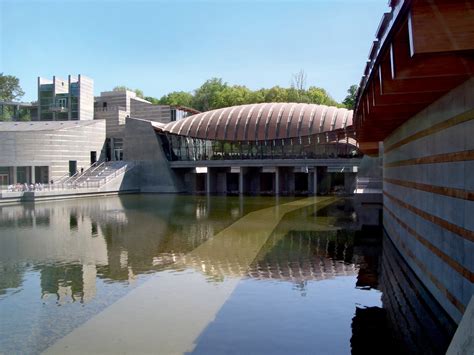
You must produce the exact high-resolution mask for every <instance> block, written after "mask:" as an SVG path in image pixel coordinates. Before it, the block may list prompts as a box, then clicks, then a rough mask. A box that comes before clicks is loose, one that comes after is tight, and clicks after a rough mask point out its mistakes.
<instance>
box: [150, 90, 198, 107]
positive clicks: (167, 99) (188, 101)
mask: <svg viewBox="0 0 474 355" xmlns="http://www.w3.org/2000/svg"><path fill="white" fill-rule="evenodd" d="M146 99H147V100H148V101H150V102H152V103H155V101H156V103H158V104H160V105H171V106H186V107H191V106H192V105H193V95H192V94H190V93H189V92H185V91H173V92H171V93H169V94H168V95H165V96H163V97H162V98H161V99H159V100H157V99H154V98H151V99H152V100H150V98H148V97H147V98H146Z"/></svg>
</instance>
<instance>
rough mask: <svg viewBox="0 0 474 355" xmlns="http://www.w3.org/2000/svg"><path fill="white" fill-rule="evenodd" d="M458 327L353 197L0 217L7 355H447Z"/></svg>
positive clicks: (162, 203)
mask: <svg viewBox="0 0 474 355" xmlns="http://www.w3.org/2000/svg"><path fill="white" fill-rule="evenodd" d="M454 329H455V324H454V323H453V322H452V320H451V319H450V318H449V317H448V316H447V315H446V314H445V313H444V311H443V310H442V309H441V307H440V306H439V305H438V304H437V303H436V302H435V301H434V299H433V298H432V297H431V295H430V294H429V293H428V292H427V291H426V289H425V288H424V287H423V286H422V285H421V284H420V282H419V281H418V280H417V278H416V277H415V276H414V275H413V273H412V272H411V270H410V269H409V267H408V266H407V265H406V264H405V263H404V261H403V260H402V259H401V257H400V255H399V254H398V252H397V251H396V249H395V248H394V246H393V245H392V243H391V242H390V240H389V239H388V238H387V237H386V236H385V235H384V234H383V232H382V231H381V230H379V229H378V228H372V229H368V228H361V226H360V225H359V223H358V218H357V210H356V209H354V206H353V202H352V200H351V199H350V198H341V197H331V196H325V197H309V198H292V197H285V198H283V197H280V198H275V197H228V196H227V197H226V196H185V195H123V196H114V197H95V198H84V199H77V200H68V201H56V202H44V203H37V204H23V205H14V206H4V207H0V353H5V354H7V353H8V354H10V353H32V354H34V353H40V352H46V353H58V354H59V353H61V354H62V353H163V354H169V353H197V354H222V353H228V354H242V353H245V354H290V353H291V354H295V353H298V354H301V353H312V354H348V353H353V354H367V353H385V354H387V353H388V354H390V353H393V354H399V353H414V354H415V353H424V354H429V353H432V354H437V353H439V354H441V353H444V352H445V350H446V348H447V346H448V344H449V341H450V339H451V337H452V335H453V333H454Z"/></svg>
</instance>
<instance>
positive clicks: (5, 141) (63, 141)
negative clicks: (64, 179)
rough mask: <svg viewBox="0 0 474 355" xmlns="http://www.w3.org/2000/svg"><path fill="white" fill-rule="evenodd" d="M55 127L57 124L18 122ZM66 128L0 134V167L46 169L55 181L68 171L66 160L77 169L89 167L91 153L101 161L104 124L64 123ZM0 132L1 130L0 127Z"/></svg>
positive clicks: (93, 122)
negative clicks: (70, 161) (94, 153)
mask: <svg viewBox="0 0 474 355" xmlns="http://www.w3.org/2000/svg"><path fill="white" fill-rule="evenodd" d="M18 125H23V126H25V127H26V128H28V127H29V125H41V126H43V127H48V126H47V125H49V126H51V127H58V126H60V125H61V123H60V122H54V123H53V122H50V123H47V122H35V123H28V122H24V123H23V122H18ZM64 127H65V128H62V129H61V128H59V129H50V130H48V129H43V130H17V131H0V152H2V153H1V154H0V166H48V167H49V179H50V180H51V179H53V180H56V179H58V178H60V177H61V176H63V175H65V174H67V173H68V171H69V160H77V169H78V170H80V169H81V167H82V168H84V169H86V168H87V167H89V166H90V152H91V151H96V152H97V158H99V157H100V155H101V152H102V148H103V145H104V141H105V121H88V122H80V121H77V122H64ZM0 129H1V126H0Z"/></svg>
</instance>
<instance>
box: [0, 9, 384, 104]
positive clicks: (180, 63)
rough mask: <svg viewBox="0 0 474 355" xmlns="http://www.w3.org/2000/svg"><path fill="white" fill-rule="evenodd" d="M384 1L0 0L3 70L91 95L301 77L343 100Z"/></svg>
mask: <svg viewBox="0 0 474 355" xmlns="http://www.w3.org/2000/svg"><path fill="white" fill-rule="evenodd" d="M387 10H388V8H387V0H365V1H358V0H346V1H337V0H336V1H335V0H326V1H323V0H320V1H317V0H313V1H309V0H307V1H295V0H293V1H270V0H260V1H259V0H254V1H236V0H235V1H231V0H229V1H223V0H222V1H217V0H215V1H199V0H196V1H191V0H174V1H172V0H170V1H132V0H129V1H111V0H103V1H97V0H96V1H82V0H76V1H71V0H62V1H42V0H37V1H35V0H30V1H25V0H0V39H1V43H0V72H4V73H5V74H11V75H15V76H17V77H19V78H20V83H21V86H22V87H23V89H24V91H25V92H26V94H25V96H24V97H23V100H24V101H30V100H35V99H36V78H37V76H42V77H52V76H53V75H57V76H60V77H65V78H66V77H67V74H79V73H81V74H84V75H86V76H89V77H91V78H93V79H94V91H95V94H96V95H98V94H99V93H100V92H101V91H107V90H110V89H112V88H113V87H114V86H117V85H126V86H128V87H131V88H140V89H142V90H143V91H144V93H145V95H146V96H154V97H161V96H162V95H164V94H166V93H168V92H171V91H175V90H184V91H192V90H193V89H195V88H197V87H199V86H200V85H201V84H202V83H203V82H204V81H205V80H206V79H209V78H211V77H221V78H223V79H224V81H227V82H228V83H230V84H240V85H246V86H248V87H249V88H251V89H258V88H261V87H271V86H274V85H280V86H289V84H290V81H291V76H292V74H293V73H296V72H298V71H299V70H300V69H303V70H304V71H305V72H306V74H307V85H308V86H310V85H316V86H320V87H324V88H326V89H327V90H328V91H329V93H330V94H331V95H332V96H333V97H334V98H336V99H337V100H342V99H343V98H344V96H345V95H346V90H347V88H348V87H349V86H350V85H351V84H355V83H359V80H360V77H361V75H362V71H363V69H364V66H365V62H366V60H367V56H368V52H369V49H370V46H371V44H372V41H373V39H374V36H375V31H376V29H377V26H378V24H379V21H380V19H381V17H382V14H383V12H385V11H387Z"/></svg>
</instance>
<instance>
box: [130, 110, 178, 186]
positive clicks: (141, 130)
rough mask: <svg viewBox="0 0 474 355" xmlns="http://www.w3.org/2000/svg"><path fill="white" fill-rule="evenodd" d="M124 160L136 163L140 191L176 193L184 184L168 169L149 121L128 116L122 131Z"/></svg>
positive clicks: (159, 142) (160, 146)
mask: <svg viewBox="0 0 474 355" xmlns="http://www.w3.org/2000/svg"><path fill="white" fill-rule="evenodd" d="M123 143H124V147H123V149H124V160H129V161H134V162H135V163H137V164H138V166H137V167H135V168H134V170H135V169H137V171H139V172H138V174H139V176H138V185H139V187H140V190H141V191H142V192H180V191H184V186H182V183H181V182H180V180H179V179H178V177H177V176H176V175H175V173H174V172H173V171H172V170H171V168H170V166H169V163H168V160H167V159H166V157H165V155H164V152H163V148H162V145H161V141H160V140H159V138H158V137H157V135H156V134H155V130H154V129H153V127H152V125H151V123H150V122H147V121H143V120H137V119H133V118H128V119H127V122H126V125H125V131H124V142H123Z"/></svg>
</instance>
